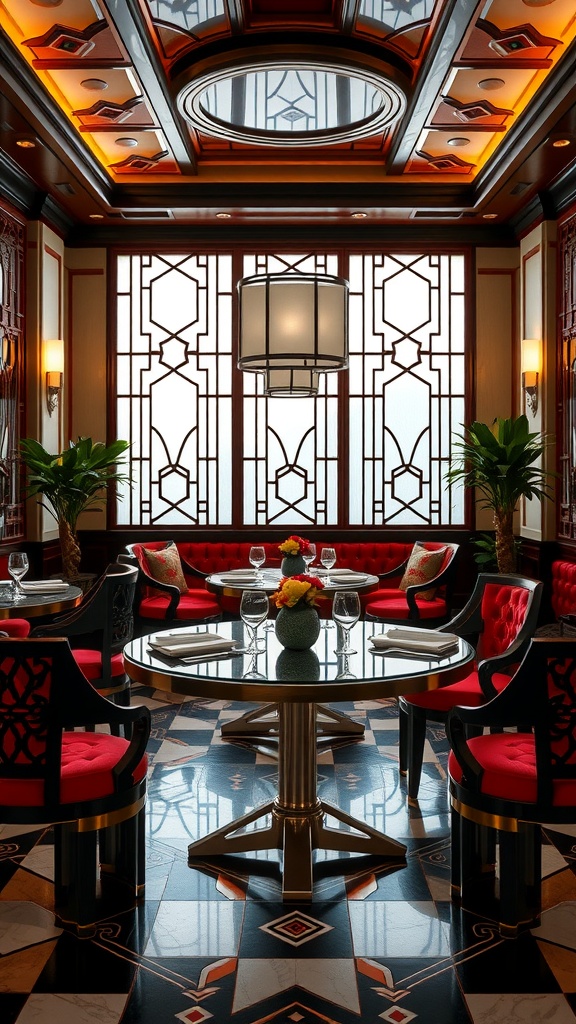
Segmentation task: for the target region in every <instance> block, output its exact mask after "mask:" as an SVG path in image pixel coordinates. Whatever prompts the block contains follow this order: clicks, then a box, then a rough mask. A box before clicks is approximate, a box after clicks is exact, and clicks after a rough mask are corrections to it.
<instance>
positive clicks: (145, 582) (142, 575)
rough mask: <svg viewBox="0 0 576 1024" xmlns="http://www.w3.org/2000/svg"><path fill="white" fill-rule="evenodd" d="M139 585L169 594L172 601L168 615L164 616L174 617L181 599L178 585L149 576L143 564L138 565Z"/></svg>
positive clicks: (167, 610)
mask: <svg viewBox="0 0 576 1024" xmlns="http://www.w3.org/2000/svg"><path fill="white" fill-rule="evenodd" d="M138 585H139V586H140V587H141V588H142V587H147V588H150V589H153V590H159V591H160V592H161V593H163V594H167V595H168V597H169V598H170V601H169V604H168V607H167V608H166V615H165V616H164V618H166V619H173V618H174V616H175V614H176V609H177V607H178V602H179V600H180V591H179V589H178V587H175V586H174V585H173V584H172V583H161V582H160V580H155V579H154V577H153V576H149V575H148V573H147V572H145V571H144V569H143V568H142V566H141V565H139V566H138Z"/></svg>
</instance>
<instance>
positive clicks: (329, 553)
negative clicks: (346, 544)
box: [320, 548, 336, 587]
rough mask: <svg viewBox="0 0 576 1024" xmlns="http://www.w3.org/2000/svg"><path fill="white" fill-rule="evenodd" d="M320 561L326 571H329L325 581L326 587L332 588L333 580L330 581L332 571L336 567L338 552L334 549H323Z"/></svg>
mask: <svg viewBox="0 0 576 1024" xmlns="http://www.w3.org/2000/svg"><path fill="white" fill-rule="evenodd" d="M320 561H321V562H322V565H323V566H324V568H325V569H327V570H328V571H327V573H326V579H325V580H324V586H326V587H330V586H331V585H332V580H331V579H330V569H332V568H333V566H335V565H336V552H335V550H334V548H322V551H321V552H320Z"/></svg>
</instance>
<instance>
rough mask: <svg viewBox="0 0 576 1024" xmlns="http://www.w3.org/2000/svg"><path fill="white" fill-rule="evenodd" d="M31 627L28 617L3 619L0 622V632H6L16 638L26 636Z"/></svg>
mask: <svg viewBox="0 0 576 1024" xmlns="http://www.w3.org/2000/svg"><path fill="white" fill-rule="evenodd" d="M31 628H32V627H31V625H30V623H29V622H28V619H4V620H3V621H2V622H0V634H2V633H7V634H8V636H13V637H17V638H22V637H27V636H28V635H29V633H30V630H31Z"/></svg>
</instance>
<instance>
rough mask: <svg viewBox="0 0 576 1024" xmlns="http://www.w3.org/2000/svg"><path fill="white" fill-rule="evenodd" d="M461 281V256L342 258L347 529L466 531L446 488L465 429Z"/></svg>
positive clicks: (457, 499)
mask: <svg viewBox="0 0 576 1024" xmlns="http://www.w3.org/2000/svg"><path fill="white" fill-rule="evenodd" d="M464 275H465V258H464V256H463V255H462V254H457V255H425V256H424V255H393V254H388V255H378V256H374V255H365V256H354V255H352V256H351V257H350V264H349V280H350V324H351V325H354V326H355V328H356V329H354V330H351V332H350V371H349V380H348V391H349V393H348V418H349V424H350V427H349V472H350V486H349V493H350V503H349V523H350V525H370V526H416V525H423V526H449V525H461V524H463V522H464V502H463V489H462V487H452V488H448V487H447V484H446V481H445V478H444V477H445V472H446V470H447V469H448V467H449V465H450V461H451V457H452V444H453V441H454V434H455V433H458V432H459V431H460V430H461V425H462V423H463V422H464V419H465V337H464V324H465V315H464V313H465V310H464V300H465V296H464V291H465V289H464V280H465V277H464ZM358 325H362V326H361V329H358Z"/></svg>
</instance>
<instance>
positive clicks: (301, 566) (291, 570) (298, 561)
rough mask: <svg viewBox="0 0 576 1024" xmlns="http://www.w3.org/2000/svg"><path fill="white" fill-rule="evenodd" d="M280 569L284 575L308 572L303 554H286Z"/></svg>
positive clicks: (297, 574) (298, 574)
mask: <svg viewBox="0 0 576 1024" xmlns="http://www.w3.org/2000/svg"><path fill="white" fill-rule="evenodd" d="M280 571H281V573H282V575H283V576H300V574H301V573H303V572H306V562H305V561H304V559H303V558H302V555H284V558H283V559H282V565H281V566H280Z"/></svg>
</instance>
